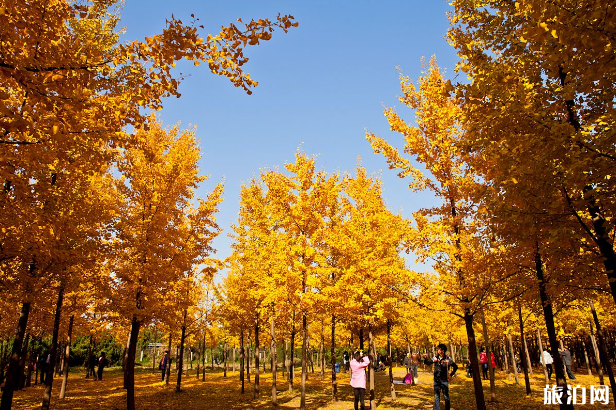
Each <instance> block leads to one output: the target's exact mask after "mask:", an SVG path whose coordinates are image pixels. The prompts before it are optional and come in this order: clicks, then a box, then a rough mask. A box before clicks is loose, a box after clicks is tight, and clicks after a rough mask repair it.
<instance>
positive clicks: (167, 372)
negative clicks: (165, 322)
mask: <svg viewBox="0 0 616 410" xmlns="http://www.w3.org/2000/svg"><path fill="white" fill-rule="evenodd" d="M171 335H172V333H171V329H169V346H167V351H168V352H169V363H167V367H165V385H167V386H168V385H169V379H171V361H172V359H171Z"/></svg>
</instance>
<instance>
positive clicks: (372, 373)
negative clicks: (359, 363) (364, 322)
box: [368, 327, 376, 410]
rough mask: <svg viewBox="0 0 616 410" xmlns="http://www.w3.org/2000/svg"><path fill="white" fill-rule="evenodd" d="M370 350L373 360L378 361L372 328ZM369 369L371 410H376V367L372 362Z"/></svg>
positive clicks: (369, 339) (369, 334) (369, 338)
mask: <svg viewBox="0 0 616 410" xmlns="http://www.w3.org/2000/svg"><path fill="white" fill-rule="evenodd" d="M368 349H370V354H371V355H372V359H373V360H376V349H375V348H374V338H373V334H372V328H371V327H370V328H368ZM368 368H369V369H370V371H369V373H370V410H376V400H375V396H376V395H375V392H374V366H373V363H372V361H370V365H369V366H368Z"/></svg>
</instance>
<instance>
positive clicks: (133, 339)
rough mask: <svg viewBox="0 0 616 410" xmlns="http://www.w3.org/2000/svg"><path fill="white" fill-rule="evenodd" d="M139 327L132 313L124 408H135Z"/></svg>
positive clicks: (131, 409)
mask: <svg viewBox="0 0 616 410" xmlns="http://www.w3.org/2000/svg"><path fill="white" fill-rule="evenodd" d="M140 328H141V321H139V320H137V315H136V314H133V320H132V322H131V327H130V339H129V343H128V350H127V354H126V382H127V384H126V410H135V355H136V354H137V341H138V340H139V329H140Z"/></svg>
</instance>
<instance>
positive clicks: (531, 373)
mask: <svg viewBox="0 0 616 410" xmlns="http://www.w3.org/2000/svg"><path fill="white" fill-rule="evenodd" d="M522 340H523V341H524V350H525V351H526V356H525V357H526V363H527V364H528V372H529V373H530V375H531V376H532V375H533V364H532V363H531V361H530V353H529V352H528V344H527V343H526V337H523V338H522Z"/></svg>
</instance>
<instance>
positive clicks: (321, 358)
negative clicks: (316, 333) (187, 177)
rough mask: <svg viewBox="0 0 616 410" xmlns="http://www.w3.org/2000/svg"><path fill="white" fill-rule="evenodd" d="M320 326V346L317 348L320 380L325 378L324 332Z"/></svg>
mask: <svg viewBox="0 0 616 410" xmlns="http://www.w3.org/2000/svg"><path fill="white" fill-rule="evenodd" d="M323 330H324V329H323V327H321V346H320V349H319V366H320V367H321V380H325V333H324V332H323Z"/></svg>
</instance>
